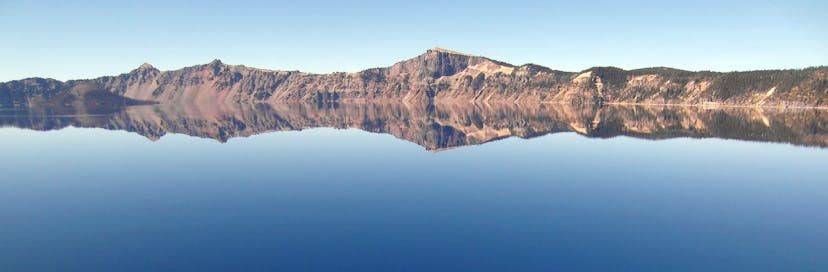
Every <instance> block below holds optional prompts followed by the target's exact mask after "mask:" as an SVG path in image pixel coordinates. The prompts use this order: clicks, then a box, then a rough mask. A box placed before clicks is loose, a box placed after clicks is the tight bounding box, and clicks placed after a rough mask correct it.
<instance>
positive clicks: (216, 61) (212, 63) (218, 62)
mask: <svg viewBox="0 0 828 272" xmlns="http://www.w3.org/2000/svg"><path fill="white" fill-rule="evenodd" d="M208 64H209V65H223V64H224V63H222V62H221V60H220V59H213V61H211V62H210V63H208Z"/></svg>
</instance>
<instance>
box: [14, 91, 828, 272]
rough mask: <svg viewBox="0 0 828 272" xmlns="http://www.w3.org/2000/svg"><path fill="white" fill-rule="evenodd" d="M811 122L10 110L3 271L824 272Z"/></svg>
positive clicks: (364, 111) (457, 111)
mask: <svg viewBox="0 0 828 272" xmlns="http://www.w3.org/2000/svg"><path fill="white" fill-rule="evenodd" d="M826 120H828V112H826V111H824V110H814V109H772V108H699V107H665V106H654V107H644V106H613V105H605V106H602V107H580V106H572V105H559V104H536V105H516V104H505V105H481V104H466V105H459V104H447V105H440V104H436V105H424V106H413V105H406V104H393V103H385V104H356V103H352V104H345V103H330V104H257V105H245V106H242V105H225V106H220V107H198V106H194V105H184V106H180V105H179V106H175V107H172V106H169V105H146V106H133V107H127V108H117V109H111V108H109V109H107V108H34V109H30V108H25V109H6V110H3V111H2V112H0V125H2V126H3V128H0V139H2V142H0V149H2V150H3V152H2V153H0V162H2V164H0V170H1V171H2V173H3V178H2V181H0V219H2V224H0V265H2V266H0V270H9V271H57V270H59V271H93V270H110V271H172V270H198V271H227V270H237V269H239V268H243V270H264V271H274V270H276V271H297V270H342V269H347V270H399V269H401V268H404V269H408V270H417V271H419V270H433V268H435V267H439V268H440V269H442V270H500V271H514V270H537V269H539V268H542V269H541V270H598V271H606V270H617V269H619V268H625V269H630V270H657V271H664V270H667V271H675V270H693V271H704V270H731V271H732V270H796V271H817V270H819V269H820V268H824V267H827V266H828V255H826V252H828V236H826V235H825V229H828V216H826V215H825V214H826V213H825V211H824V210H825V207H828V182H826V178H825V175H824V173H825V171H824V169H825V168H824V167H825V162H827V161H828V150H826V149H824V147H825V146H826V145H828V122H827V121H826ZM138 135H140V136H138ZM521 138H524V139H521ZM147 139H150V140H147ZM654 140H655V141H654ZM415 144H416V145H415ZM423 148H425V149H426V150H429V151H434V152H436V153H433V152H424V150H423ZM449 149H451V150H450V151H449ZM439 151H445V152H439ZM699 260H704V261H703V262H700V261H699Z"/></svg>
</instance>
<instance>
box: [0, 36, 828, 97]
mask: <svg viewBox="0 0 828 272" xmlns="http://www.w3.org/2000/svg"><path fill="white" fill-rule="evenodd" d="M78 84H92V85H94V86H99V87H100V88H101V89H104V90H108V91H109V92H112V93H114V94H117V95H121V96H124V97H126V98H129V99H134V100H144V101H154V102H159V103H208V104H209V103H213V104H215V103H256V102H268V101H271V102H274V101H316V102H327V101H329V100H341V101H347V100H354V101H373V100H378V101H387V100H402V101H406V102H410V103H431V102H433V101H436V100H441V101H478V102H485V101H513V102H517V101H528V102H555V103H571V104H601V103H626V104H685V105H686V104H706V105H709V104H716V105H734V106H760V107H762V106H774V107H824V106H826V104H828V68H826V67H825V66H821V67H809V68H804V69H788V70H760V71H744V72H712V71H699V72H695V71H685V70H680V69H674V68H669V67H651V68H641V69H633V70H624V69H621V68H617V67H611V66H603V67H602V66H596V67H592V68H589V69H586V70H583V71H579V72H566V71H559V70H554V69H551V68H548V67H544V66H541V65H537V64H532V63H527V64H523V65H519V66H518V65H513V64H509V63H506V62H502V61H497V60H493V59H490V58H486V57H483V56H475V55H471V54H465V53H460V52H456V51H452V50H447V49H442V48H432V49H429V50H426V52H425V53H423V54H421V55H419V56H415V57H413V58H410V59H407V60H403V61H400V62H397V63H394V64H392V65H390V66H388V67H377V68H370V69H365V70H362V71H359V72H334V73H329V74H313V73H306V72H300V71H285V70H268V69H260V68H252V67H247V66H244V65H229V64H225V63H223V62H222V61H221V60H219V59H215V60H213V61H211V62H209V63H207V64H201V65H194V66H188V67H184V68H181V69H177V70H167V71H161V70H158V69H157V68H155V67H153V66H152V65H150V64H148V63H144V64H142V65H140V66H139V67H138V68H136V69H134V70H132V71H130V72H128V73H123V74H120V75H115V76H104V77H98V78H94V79H84V80H69V81H65V82H62V81H56V80H50V79H42V78H30V79H23V80H17V81H9V82H5V83H0V102H2V106H9V105H28V104H29V102H30V101H29V100H30V98H31V97H32V96H44V95H45V96H49V95H54V94H55V93H56V92H61V91H65V90H67V89H71V88H72V86H75V85H78Z"/></svg>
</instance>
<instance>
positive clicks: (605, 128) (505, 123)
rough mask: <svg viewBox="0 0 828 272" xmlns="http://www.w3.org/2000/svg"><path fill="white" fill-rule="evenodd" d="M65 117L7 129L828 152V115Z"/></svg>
mask: <svg viewBox="0 0 828 272" xmlns="http://www.w3.org/2000/svg"><path fill="white" fill-rule="evenodd" d="M112 112H113V113H111V114H108V113H107V112H102V111H100V110H98V111H96V113H102V114H101V115H95V114H87V111H85V110H83V109H78V110H76V111H74V112H72V113H74V114H77V113H81V114H80V115H65V114H64V113H62V112H54V111H53V110H50V109H39V108H27V109H23V110H20V111H5V112H2V113H0V116H2V117H0V125H2V126H14V127H20V128H29V129H35V130H53V129H60V128H63V127H67V126H76V127H95V128H104V129H111V130H125V131H129V132H135V133H138V134H140V135H143V136H145V137H148V138H150V139H158V138H160V137H161V136H163V135H165V134H166V133H179V134H185V135H190V136H195V137H202V138H211V139H216V140H219V141H222V142H224V141H226V140H228V139H230V138H233V137H244V136H250V135H254V134H259V133H264V132H270V131H287V130H301V129H307V128H316V127H334V128H358V129H361V130H365V131H369V132H376V133H387V134H391V135H394V136H396V137H397V138H400V139H404V140H408V141H411V142H414V143H417V144H419V145H421V146H423V147H425V148H426V149H429V150H440V149H445V148H452V147H459V146H465V145H473V144H481V143H485V142H489V141H493V140H497V139H501V138H506V137H511V136H517V137H521V138H531V137H535V136H540V135H545V134H549V133H556V132H576V133H579V134H581V135H585V136H587V137H614V136H620V135H625V136H631V137H637V138H646V139H665V138H674V137H717V138H726V139H742V140H751V141H763V142H783V143H792V144H797V145H808V146H821V147H825V146H828V111H825V110H816V109H809V110H805V109H799V110H781V109H780V110H776V109H759V108H709V109H706V108H698V107H641V106H637V107H622V106H604V107H578V106H572V105H568V104H537V103H534V104H529V105H518V104H473V103H465V104H460V103H453V104H434V105H427V106H420V105H410V104H403V103H383V104H367V103H333V104H329V103H319V104H317V103H313V104H307V103H294V104H282V103H275V104H253V105H241V104H233V103H229V104H218V105H215V106H210V107H198V106H194V105H189V106H181V105H177V106H170V105H149V106H135V107H127V108H125V109H122V110H113V111H112Z"/></svg>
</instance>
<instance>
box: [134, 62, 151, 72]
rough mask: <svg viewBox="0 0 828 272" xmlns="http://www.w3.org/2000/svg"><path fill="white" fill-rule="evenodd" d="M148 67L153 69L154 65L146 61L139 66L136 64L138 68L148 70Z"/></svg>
mask: <svg viewBox="0 0 828 272" xmlns="http://www.w3.org/2000/svg"><path fill="white" fill-rule="evenodd" d="M150 69H155V67H153V66H152V64H149V63H146V62H144V64H141V66H138V70H150Z"/></svg>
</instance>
